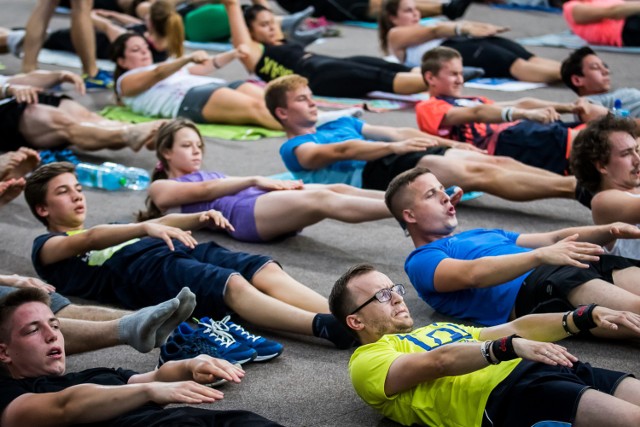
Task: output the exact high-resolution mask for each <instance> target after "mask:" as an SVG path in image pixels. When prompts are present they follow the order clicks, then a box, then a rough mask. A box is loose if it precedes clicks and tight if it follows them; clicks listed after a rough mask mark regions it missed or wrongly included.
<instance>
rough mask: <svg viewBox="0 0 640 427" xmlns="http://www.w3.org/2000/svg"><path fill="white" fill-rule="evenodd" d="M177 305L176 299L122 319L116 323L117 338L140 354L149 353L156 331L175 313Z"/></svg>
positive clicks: (153, 343) (152, 346)
mask: <svg viewBox="0 0 640 427" xmlns="http://www.w3.org/2000/svg"><path fill="white" fill-rule="evenodd" d="M179 305H180V302H179V301H178V299H177V298H173V299H170V300H169V301H165V302H163V303H161V304H158V305H154V306H152V307H145V308H143V309H140V310H138V311H136V312H135V313H131V314H128V315H126V316H124V317H122V318H121V319H120V322H119V323H118V338H119V339H120V341H121V342H122V343H123V344H129V345H130V346H131V347H133V348H135V349H136V350H138V351H139V352H140V353H148V352H150V351H151V350H153V348H154V347H155V342H156V334H157V332H158V329H159V328H160V327H161V326H162V325H163V324H164V323H165V322H166V321H167V319H169V318H170V317H171V315H173V314H174V313H175V312H176V310H177V309H178V307H179Z"/></svg>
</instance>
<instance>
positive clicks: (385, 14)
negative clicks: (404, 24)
mask: <svg viewBox="0 0 640 427" xmlns="http://www.w3.org/2000/svg"><path fill="white" fill-rule="evenodd" d="M401 1H402V0H387V1H385V2H384V4H383V5H382V10H380V15H379V16H378V41H379V42H380V49H382V51H383V52H384V53H385V54H388V53H389V41H388V40H387V36H388V35H389V31H391V29H392V28H393V27H395V25H394V24H393V22H391V17H392V16H397V15H398V8H400V2H401Z"/></svg>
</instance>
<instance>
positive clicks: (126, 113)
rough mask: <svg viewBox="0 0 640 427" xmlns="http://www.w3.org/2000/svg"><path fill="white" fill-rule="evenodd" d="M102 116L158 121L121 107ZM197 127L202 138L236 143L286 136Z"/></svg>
mask: <svg viewBox="0 0 640 427" xmlns="http://www.w3.org/2000/svg"><path fill="white" fill-rule="evenodd" d="M100 115H101V116H103V117H106V118H107V119H111V120H118V121H120V122H130V123H141V122H149V121H151V120H156V119H155V118H153V117H145V116H142V115H140V114H136V113H134V112H133V111H131V110H130V109H128V108H126V107H119V106H115V105H113V106H107V107H105V108H104V109H103V110H102V111H100ZM197 126H198V129H199V130H200V133H201V134H202V136H209V137H212V138H220V139H229V140H235V141H255V140H257V139H261V138H276V137H282V136H284V135H285V134H284V132H282V131H277V130H270V129H265V128H262V127H259V126H241V125H214V124H197Z"/></svg>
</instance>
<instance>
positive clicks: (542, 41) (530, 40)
mask: <svg viewBox="0 0 640 427" xmlns="http://www.w3.org/2000/svg"><path fill="white" fill-rule="evenodd" d="M516 41H517V42H518V43H520V44H523V45H525V46H546V47H566V48H569V49H578V48H580V47H582V46H587V45H588V46H589V47H590V48H591V49H593V50H599V51H604V52H619V53H640V47H617V46H604V45H598V44H595V45H593V44H588V43H587V42H586V41H584V40H582V39H581V38H580V37H578V36H577V35H575V34H573V33H572V32H571V31H569V30H567V31H563V32H561V33H557V34H545V35H543V36H537V37H525V38H521V39H517V40H516Z"/></svg>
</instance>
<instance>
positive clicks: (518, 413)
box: [482, 361, 633, 427]
mask: <svg viewBox="0 0 640 427" xmlns="http://www.w3.org/2000/svg"><path fill="white" fill-rule="evenodd" d="M628 377H633V375H631V374H626V373H624V372H618V371H611V370H609V369H601V368H594V367H592V366H591V365H589V364H588V363H582V362H575V363H574V364H573V367H572V368H565V367H562V366H550V365H545V364H542V363H536V362H530V361H522V362H520V364H518V366H516V368H515V369H514V370H513V372H511V374H509V376H508V377H507V378H505V379H504V381H502V382H501V383H500V384H498V386H497V387H496V388H494V389H493V391H492V392H491V395H490V396H489V400H488V401H487V405H486V407H485V414H484V417H483V422H482V427H489V426H491V427H498V426H504V427H531V426H532V425H534V424H535V423H538V422H541V421H559V422H564V423H569V425H571V423H573V421H574V420H575V417H576V413H577V410H578V403H579V402H580V398H581V397H582V394H583V393H584V392H585V391H587V390H588V389H590V388H593V389H595V390H598V391H600V392H602V393H606V394H610V395H613V393H615V391H616V388H617V387H618V385H620V382H622V380H624V379H625V378H628Z"/></svg>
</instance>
